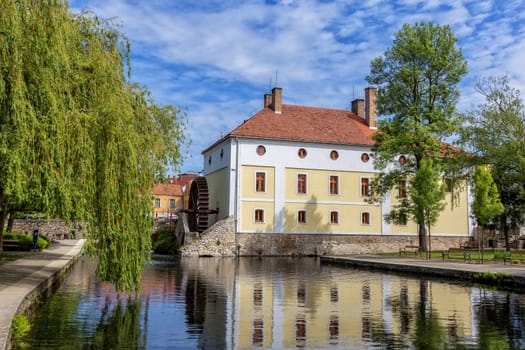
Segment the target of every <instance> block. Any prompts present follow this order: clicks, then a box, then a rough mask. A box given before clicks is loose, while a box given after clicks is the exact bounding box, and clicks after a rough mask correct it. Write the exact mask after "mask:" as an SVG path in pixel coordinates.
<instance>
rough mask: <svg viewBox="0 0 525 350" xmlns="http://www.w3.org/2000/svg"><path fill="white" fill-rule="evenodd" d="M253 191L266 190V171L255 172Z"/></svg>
mask: <svg viewBox="0 0 525 350" xmlns="http://www.w3.org/2000/svg"><path fill="white" fill-rule="evenodd" d="M255 192H266V173H264V172H262V171H257V172H256V173H255Z"/></svg>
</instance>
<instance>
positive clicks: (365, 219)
mask: <svg viewBox="0 0 525 350" xmlns="http://www.w3.org/2000/svg"><path fill="white" fill-rule="evenodd" d="M361 225H370V213H369V212H367V211H364V212H362V213H361Z"/></svg>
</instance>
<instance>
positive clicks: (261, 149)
mask: <svg viewBox="0 0 525 350" xmlns="http://www.w3.org/2000/svg"><path fill="white" fill-rule="evenodd" d="M265 153H266V148H265V147H264V146H263V145H259V146H257V154H258V155H260V156H262V155H263V154H265Z"/></svg>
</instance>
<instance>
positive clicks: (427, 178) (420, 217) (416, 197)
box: [409, 158, 445, 230]
mask: <svg viewBox="0 0 525 350" xmlns="http://www.w3.org/2000/svg"><path fill="white" fill-rule="evenodd" d="M410 199H411V201H410V202H411V203H410V205H409V208H410V213H411V215H412V218H413V219H414V221H416V222H422V223H423V224H424V225H425V226H426V227H427V228H428V229H429V230H430V228H431V227H432V226H434V225H435V224H436V222H437V220H438V219H439V214H440V213H441V212H442V211H443V209H444V208H445V202H444V199H445V183H444V182H443V181H442V180H441V170H440V167H439V166H434V164H433V162H432V159H431V158H423V159H422V160H421V164H420V167H419V169H418V170H417V172H416V175H415V176H414V177H413V178H412V179H411V181H410Z"/></svg>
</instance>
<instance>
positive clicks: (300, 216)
mask: <svg viewBox="0 0 525 350" xmlns="http://www.w3.org/2000/svg"><path fill="white" fill-rule="evenodd" d="M297 222H298V223H300V224H306V210H299V211H298V212H297Z"/></svg>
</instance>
